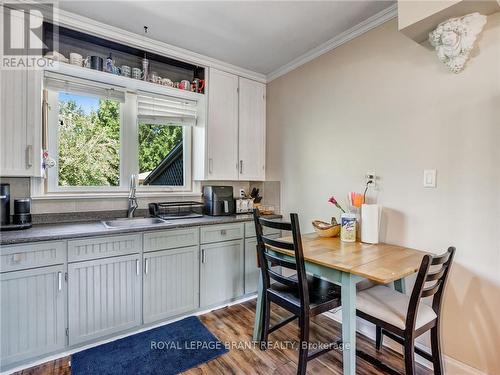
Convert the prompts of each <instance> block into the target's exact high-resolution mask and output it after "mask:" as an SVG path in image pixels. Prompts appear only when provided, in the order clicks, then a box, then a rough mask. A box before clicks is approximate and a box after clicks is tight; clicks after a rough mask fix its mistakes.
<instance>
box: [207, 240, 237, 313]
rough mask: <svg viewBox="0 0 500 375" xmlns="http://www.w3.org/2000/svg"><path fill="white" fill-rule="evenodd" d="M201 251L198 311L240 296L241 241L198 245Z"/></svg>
mask: <svg viewBox="0 0 500 375" xmlns="http://www.w3.org/2000/svg"><path fill="white" fill-rule="evenodd" d="M200 250H201V262H200V307H208V306H213V305H217V304H218V303H222V302H225V301H228V300H230V299H233V298H237V297H240V296H242V295H243V292H244V275H243V268H244V259H243V258H244V249H243V239H241V240H235V241H227V242H219V243H212V244H205V245H201V248H200Z"/></svg>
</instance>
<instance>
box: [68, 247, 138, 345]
mask: <svg viewBox="0 0 500 375" xmlns="http://www.w3.org/2000/svg"><path fill="white" fill-rule="evenodd" d="M141 263H142V262H141V255H140V254H131V255H124V256H117V257H112V258H104V259H96V260H89V261H84V262H76V263H70V264H68V300H69V304H68V313H69V344H70V345H75V344H79V343H83V342H87V341H91V340H95V339H97V338H100V337H104V336H107V335H110V334H113V333H116V332H120V331H123V330H126V329H129V328H132V327H135V326H139V325H140V324H141V310H142V309H141V285H142V284H141V281H142V273H141V268H142V267H141Z"/></svg>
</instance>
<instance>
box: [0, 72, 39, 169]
mask: <svg viewBox="0 0 500 375" xmlns="http://www.w3.org/2000/svg"><path fill="white" fill-rule="evenodd" d="M42 74H43V73H42V72H41V71H37V70H1V71H0V101H1V103H0V146H1V147H0V150H1V151H0V175H2V176H14V177H30V176H31V177H40V176H41V175H42V171H41V148H42V146H41V129H42Z"/></svg>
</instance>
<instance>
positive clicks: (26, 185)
mask: <svg viewBox="0 0 500 375" xmlns="http://www.w3.org/2000/svg"><path fill="white" fill-rule="evenodd" d="M0 180H1V182H2V183H9V184H10V185H11V186H10V189H11V199H12V200H14V199H16V198H25V197H29V196H30V179H29V178H28V177H1V178H0ZM201 185H202V186H203V185H219V186H220V185H228V186H232V187H233V190H234V195H235V197H237V196H238V195H239V191H240V189H244V190H245V191H246V192H247V193H249V192H250V191H251V189H252V188H253V187H256V188H257V189H259V190H260V195H262V196H263V199H262V203H263V204H266V205H272V206H274V207H275V210H276V212H277V213H279V212H280V189H281V185H280V182H279V181H259V182H254V181H251V182H249V181H203V182H202V183H201ZM200 193H201V191H200ZM201 199H202V198H201V195H200V196H193V195H186V196H182V195H180V196H179V195H175V196H172V195H168V194H166V195H164V196H155V197H139V198H138V203H139V208H142V209H146V208H147V206H148V203H150V202H159V201H179V200H201ZM12 209H13V205H11V211H12ZM126 209H127V199H126V198H125V197H106V198H68V199H36V200H34V201H33V202H32V207H31V212H32V214H46V213H71V212H97V211H115V210H126Z"/></svg>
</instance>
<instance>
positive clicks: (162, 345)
mask: <svg viewBox="0 0 500 375" xmlns="http://www.w3.org/2000/svg"><path fill="white" fill-rule="evenodd" d="M226 352H227V349H226V348H225V347H224V344H223V343H221V342H220V341H219V340H218V339H217V338H216V337H215V336H214V335H213V334H212V333H211V332H210V331H209V330H208V329H207V328H206V327H205V326H204V325H203V323H201V322H200V320H199V319H198V317H196V316H191V317H188V318H185V319H182V320H179V321H177V322H174V323H171V324H167V325H165V326H163V327H158V328H154V329H151V330H149V331H145V332H141V333H138V334H135V335H132V336H129V337H125V338H123V339H119V340H116V341H113V342H110V343H107V344H103V345H99V346H96V347H94V348H91V349H87V350H84V351H81V352H79V353H75V354H73V355H72V356H71V373H72V374H73V375H90V374H92V375H94V374H99V375H118V374H119V375H124V374H134V375H140V374H162V375H168V374H178V373H180V372H182V371H186V370H188V369H190V368H192V367H196V366H198V365H200V364H202V363H205V362H208V361H210V360H211V359H214V358H216V357H218V356H220V355H222V354H224V353H226Z"/></svg>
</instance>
